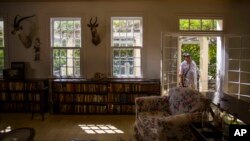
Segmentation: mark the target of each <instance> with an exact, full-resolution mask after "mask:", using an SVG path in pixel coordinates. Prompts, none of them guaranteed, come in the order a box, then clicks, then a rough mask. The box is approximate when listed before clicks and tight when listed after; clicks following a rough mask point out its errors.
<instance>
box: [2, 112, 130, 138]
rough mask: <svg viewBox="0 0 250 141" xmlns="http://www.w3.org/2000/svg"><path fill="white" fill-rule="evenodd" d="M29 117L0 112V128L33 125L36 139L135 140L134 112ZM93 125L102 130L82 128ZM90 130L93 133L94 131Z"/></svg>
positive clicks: (28, 115) (27, 115)
mask: <svg viewBox="0 0 250 141" xmlns="http://www.w3.org/2000/svg"><path fill="white" fill-rule="evenodd" d="M30 116H31V115H30V114H22V113H0V127H1V128H3V127H6V126H11V128H12V129H15V128H21V127H32V128H34V129H35V130H36V135H35V141H70V139H72V138H76V139H82V140H86V141H88V140H96V141H120V140H119V138H122V139H123V140H122V141H135V138H134V130H133V124H134V121H135V116H134V115H50V114H48V113H47V114H46V116H45V120H44V121H42V120H41V116H40V115H39V114H37V115H35V118H34V119H33V120H30ZM92 126H93V127H92ZM94 126H97V128H99V129H100V130H99V131H100V132H101V133H96V132H95V131H94V133H95V134H87V133H86V132H85V131H84V130H83V129H85V128H86V127H89V128H90V129H91V128H94V129H95V128H96V127H94ZM103 126H106V127H108V128H110V129H111V130H109V131H111V133H106V132H107V131H108V130H105V129H106V128H105V127H103ZM81 127H83V129H82V128H81ZM102 128H104V130H102ZM115 128H117V129H115ZM112 130H113V131H112ZM119 130H121V131H122V132H124V133H116V132H121V131H119ZM88 131H91V132H93V130H88ZM112 132H115V133H112Z"/></svg>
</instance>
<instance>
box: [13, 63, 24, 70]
mask: <svg viewBox="0 0 250 141" xmlns="http://www.w3.org/2000/svg"><path fill="white" fill-rule="evenodd" d="M11 68H12V69H22V70H25V62H11Z"/></svg>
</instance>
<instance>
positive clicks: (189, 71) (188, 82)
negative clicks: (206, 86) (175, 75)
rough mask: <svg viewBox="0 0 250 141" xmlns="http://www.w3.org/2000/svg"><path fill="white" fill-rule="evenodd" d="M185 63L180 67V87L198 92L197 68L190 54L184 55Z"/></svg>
mask: <svg viewBox="0 0 250 141" xmlns="http://www.w3.org/2000/svg"><path fill="white" fill-rule="evenodd" d="M183 57H184V61H183V62H182V63H181V65H180V72H179V76H180V86H181V87H190V88H192V89H195V90H197V66H196V64H195V62H194V61H193V60H192V59H191V55H190V54H189V53H183Z"/></svg>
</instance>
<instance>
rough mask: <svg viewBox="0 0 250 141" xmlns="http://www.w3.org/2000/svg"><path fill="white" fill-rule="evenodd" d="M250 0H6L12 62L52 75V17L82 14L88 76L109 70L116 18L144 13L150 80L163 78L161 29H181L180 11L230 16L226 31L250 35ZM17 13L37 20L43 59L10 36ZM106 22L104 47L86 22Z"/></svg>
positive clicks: (33, 73) (32, 73)
mask: <svg viewBox="0 0 250 141" xmlns="http://www.w3.org/2000/svg"><path fill="white" fill-rule="evenodd" d="M249 9H250V6H249V4H248V3H244V4H240V3H237V2H236V3H230V2H211V1H207V2H199V1H196V2H195V1H192V2H169V1H142V0H141V1H134V2H133V1H128V2H126V1H119V2H118V1H117V2H115V1H113V2H112V1H94V2H91V1H86V2H34V3H32V2H26V3H21V2H17V3H0V15H5V16H7V17H8V25H7V26H8V36H7V37H8V46H7V47H8V49H9V54H8V58H9V60H8V64H10V62H12V61H24V62H28V64H29V69H28V70H27V71H28V74H27V75H28V77H30V78H31V77H36V78H47V77H49V76H50V65H51V64H50V54H49V53H50V45H49V40H50V39H49V34H50V33H49V17H50V16H81V17H82V18H83V24H82V26H83V27H82V29H83V48H82V51H83V52H84V53H83V55H84V57H83V60H84V61H82V63H81V65H83V67H84V69H82V72H83V74H84V75H83V76H84V77H87V78H91V77H92V76H93V74H94V72H97V71H99V72H103V73H108V72H109V71H110V64H109V59H110V56H109V44H110V40H109V38H110V37H109V36H110V27H109V26H110V21H109V20H110V18H109V17H110V16H138V15H139V16H143V17H144V48H143V72H144V77H145V78H160V60H161V32H162V31H167V32H176V31H177V30H176V28H175V27H176V18H177V16H178V15H183V14H194V15H220V16H223V17H225V18H226V33H230V34H232V33H237V34H241V33H244V34H250V28H249V26H250V16H248V15H247V14H248V13H249V12H250V10H249ZM16 14H19V15H22V16H28V15H32V14H36V15H37V16H36V18H34V19H32V21H30V22H26V25H24V28H25V26H26V27H28V26H30V25H35V26H36V29H37V35H36V36H37V37H39V38H40V39H41V43H42V44H41V48H42V50H41V53H42V55H41V61H40V62H35V61H33V60H34V59H33V58H34V50H33V48H30V49H26V48H24V47H23V46H22V45H21V43H20V41H19V40H18V39H17V37H16V36H13V35H11V34H10V32H11V30H12V27H11V24H12V22H13V19H14V17H15V15H16ZM91 16H93V17H95V16H97V17H98V18H99V19H100V21H99V24H100V27H99V32H100V34H101V38H102V42H101V44H100V45H99V46H98V47H95V46H94V45H92V43H91V34H90V31H89V29H88V28H87V26H86V24H87V22H88V20H89V19H90V17H91Z"/></svg>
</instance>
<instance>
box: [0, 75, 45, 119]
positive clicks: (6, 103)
mask: <svg viewBox="0 0 250 141" xmlns="http://www.w3.org/2000/svg"><path fill="white" fill-rule="evenodd" d="M0 101H1V104H0V112H31V113H32V116H31V118H33V115H34V113H41V114H42V118H43V119H44V113H45V112H46V110H48V82H47V80H46V79H26V80H0Z"/></svg>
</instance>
